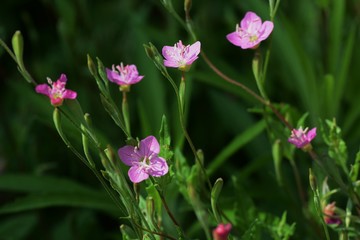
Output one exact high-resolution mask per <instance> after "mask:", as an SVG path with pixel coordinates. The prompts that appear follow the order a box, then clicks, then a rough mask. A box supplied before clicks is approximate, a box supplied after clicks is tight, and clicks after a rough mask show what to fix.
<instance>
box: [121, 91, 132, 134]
mask: <svg viewBox="0 0 360 240" xmlns="http://www.w3.org/2000/svg"><path fill="white" fill-rule="evenodd" d="M122 94H123V98H122V114H123V118H124V122H125V128H126V131H127V133H128V136H131V131H130V114H129V105H128V102H127V95H126V91H122Z"/></svg>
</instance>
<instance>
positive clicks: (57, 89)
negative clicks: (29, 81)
mask: <svg viewBox="0 0 360 240" xmlns="http://www.w3.org/2000/svg"><path fill="white" fill-rule="evenodd" d="M47 81H48V83H49V85H50V86H49V85H48V84H46V83H44V84H39V85H37V86H36V87H35V91H36V92H37V93H41V94H44V95H46V96H48V97H49V98H50V101H51V104H52V105H53V106H55V107H58V106H61V105H62V103H63V101H64V99H66V98H68V99H75V98H76V96H77V93H76V92H74V91H72V90H68V89H65V85H66V81H67V78H66V75H65V74H61V76H60V78H59V79H58V80H57V81H56V82H52V81H51V79H50V78H47Z"/></svg>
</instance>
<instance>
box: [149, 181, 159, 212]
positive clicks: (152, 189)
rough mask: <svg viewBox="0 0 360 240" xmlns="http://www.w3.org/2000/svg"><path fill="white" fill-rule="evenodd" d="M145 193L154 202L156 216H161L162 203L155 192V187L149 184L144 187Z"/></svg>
mask: <svg viewBox="0 0 360 240" xmlns="http://www.w3.org/2000/svg"><path fill="white" fill-rule="evenodd" d="M146 192H147V193H148V196H149V197H152V199H153V200H154V207H155V211H156V213H157V214H158V216H161V212H162V202H161V198H160V195H159V193H158V191H157V190H156V187H155V185H154V184H149V185H148V186H147V187H146Z"/></svg>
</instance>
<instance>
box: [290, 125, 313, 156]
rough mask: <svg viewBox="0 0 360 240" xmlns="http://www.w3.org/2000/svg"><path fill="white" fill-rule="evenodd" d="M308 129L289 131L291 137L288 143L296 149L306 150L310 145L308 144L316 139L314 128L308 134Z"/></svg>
mask: <svg viewBox="0 0 360 240" xmlns="http://www.w3.org/2000/svg"><path fill="white" fill-rule="evenodd" d="M307 131H308V128H305V129H303V128H302V127H300V128H299V129H293V130H292V131H291V136H290V138H289V139H288V141H289V142H290V143H291V144H294V145H295V146H296V147H297V148H302V149H304V150H305V149H306V148H308V147H309V146H311V145H310V142H311V141H312V140H313V139H314V138H315V137H316V128H313V129H311V130H310V131H309V132H307Z"/></svg>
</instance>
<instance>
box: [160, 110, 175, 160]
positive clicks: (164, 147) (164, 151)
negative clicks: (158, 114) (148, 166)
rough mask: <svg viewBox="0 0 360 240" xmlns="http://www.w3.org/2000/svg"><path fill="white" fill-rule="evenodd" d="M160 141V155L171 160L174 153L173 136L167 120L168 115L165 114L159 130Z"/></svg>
mask: <svg viewBox="0 0 360 240" xmlns="http://www.w3.org/2000/svg"><path fill="white" fill-rule="evenodd" d="M159 135H160V138H159V143H160V156H162V157H164V158H165V159H166V160H169V159H171V158H172V156H173V155H174V153H173V151H171V149H170V144H171V137H170V133H169V128H168V124H167V120H166V116H165V115H163V117H162V120H161V127H160V131H159Z"/></svg>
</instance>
